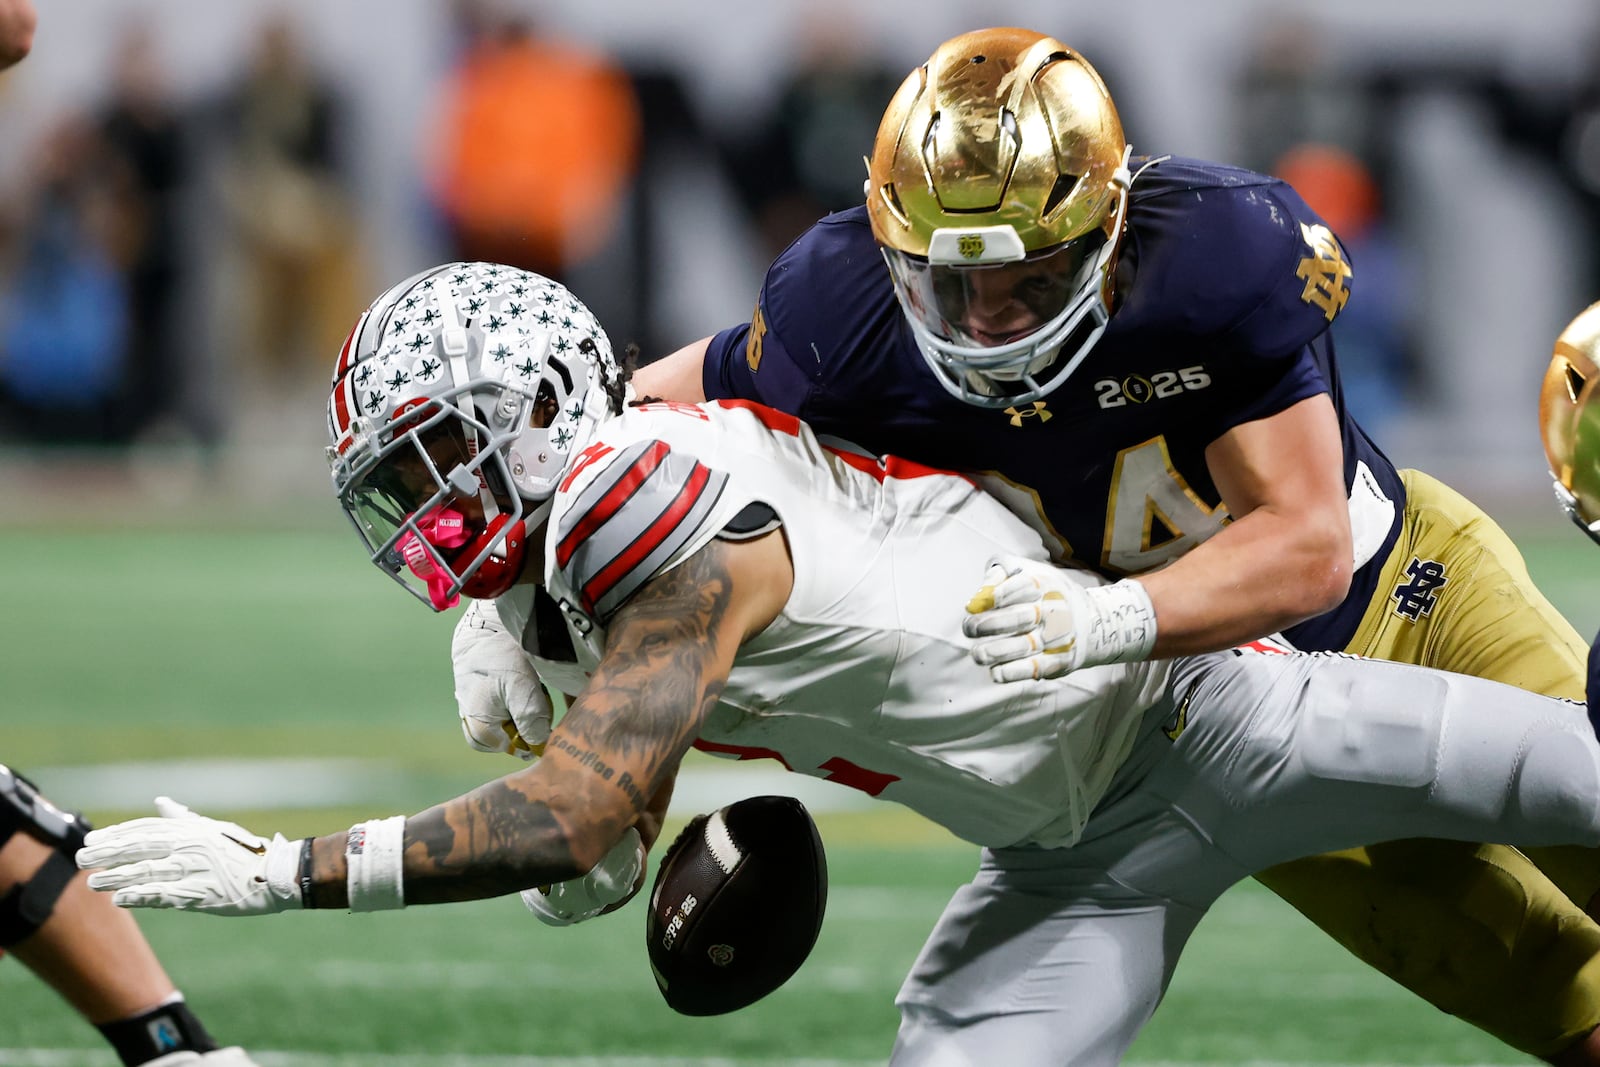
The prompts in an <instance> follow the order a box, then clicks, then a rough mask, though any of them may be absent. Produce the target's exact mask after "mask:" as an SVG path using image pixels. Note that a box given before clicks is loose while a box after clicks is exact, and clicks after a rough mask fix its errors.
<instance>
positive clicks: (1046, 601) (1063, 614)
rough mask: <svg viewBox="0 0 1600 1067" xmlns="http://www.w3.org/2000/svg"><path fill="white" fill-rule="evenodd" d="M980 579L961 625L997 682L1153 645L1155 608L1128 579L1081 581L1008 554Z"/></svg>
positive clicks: (1118, 659)
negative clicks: (974, 640) (1097, 582)
mask: <svg viewBox="0 0 1600 1067" xmlns="http://www.w3.org/2000/svg"><path fill="white" fill-rule="evenodd" d="M983 582H984V584H983V585H982V586H981V587H980V588H979V590H978V592H977V593H976V594H975V595H974V596H973V598H972V599H971V600H970V601H969V602H968V603H967V613H968V614H967V618H966V619H964V620H963V621H962V631H963V632H964V633H965V634H966V635H967V636H968V637H972V638H977V639H978V640H977V643H976V644H974V645H973V647H972V658H973V659H975V660H976V661H977V662H978V663H980V664H982V665H983V666H985V667H988V668H989V676H990V677H991V678H992V679H993V680H994V681H996V682H1021V681H1031V680H1033V679H1036V678H1059V677H1061V676H1062V675H1063V674H1067V673H1069V672H1071V671H1075V670H1078V669H1080V668H1082V667H1092V666H1096V665H1098V664H1102V663H1127V662H1132V661H1134V660H1141V659H1144V658H1146V657H1147V656H1149V654H1150V650H1151V648H1152V647H1153V646H1154V645H1155V639H1156V626H1155V610H1154V609H1153V608H1152V607H1151V605H1150V597H1149V596H1148V595H1147V594H1146V593H1145V591H1144V587H1143V586H1141V585H1140V584H1139V583H1138V582H1136V581H1133V580H1131V579H1124V580H1123V581H1120V582H1117V583H1115V584H1114V585H1084V584H1082V582H1081V581H1075V580H1074V579H1073V576H1072V575H1071V574H1070V573H1069V572H1066V571H1063V570H1062V569H1061V568H1059V567H1055V566H1052V565H1051V564H1049V563H1045V562H1042V561H1040V560H1032V559H1026V558H1023V557H1014V558H1006V559H997V560H991V561H990V563H989V569H988V572H987V573H986V574H985V575H984V578H983Z"/></svg>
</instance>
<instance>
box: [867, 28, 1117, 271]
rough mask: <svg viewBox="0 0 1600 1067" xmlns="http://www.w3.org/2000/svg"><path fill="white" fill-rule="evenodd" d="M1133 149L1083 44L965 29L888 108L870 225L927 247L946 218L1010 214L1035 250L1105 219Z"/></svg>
mask: <svg viewBox="0 0 1600 1067" xmlns="http://www.w3.org/2000/svg"><path fill="white" fill-rule="evenodd" d="M1126 149H1127V143H1126V140H1125V139H1124V137H1123V133H1122V122H1121V120H1120V119H1119V118H1118V117H1117V109H1116V106H1115V105H1114V104H1113V103H1112V101H1111V94H1110V93H1109V92H1107V90H1106V86H1105V83H1104V82H1103V81H1101V80H1100V75H1099V74H1098V73H1096V72H1095V69H1094V68H1093V67H1091V66H1090V65H1089V64H1088V62H1086V61H1085V60H1084V59H1083V57H1081V56H1080V55H1078V53H1077V52H1075V51H1073V50H1072V49H1071V48H1068V47H1067V46H1066V45H1064V44H1062V43H1061V42H1060V41H1058V40H1056V39H1055V38H1053V37H1046V36H1044V35H1043V34H1039V33H1035V32H1033V31H1031V30H1024V29H1014V28H999V29H986V30H976V31H973V32H971V33H965V34H962V35H961V36H959V37H954V38H952V39H951V40H949V41H946V42H945V43H944V44H942V45H940V46H939V49H938V50H937V51H935V52H934V53H933V55H932V56H931V57H930V58H929V59H928V61H927V63H925V64H924V65H923V66H921V67H919V68H917V69H916V70H914V71H912V72H911V74H910V76H908V77H907V78H906V80H905V81H904V82H903V83H902V84H901V86H900V89H899V91H898V92H896V94H895V96H894V99H893V100H892V101H891V102H890V104H889V108H888V110H887V111H886V112H885V113H884V116H883V121H882V123H881V124H880V125H879V127H878V136H877V139H876V141H875V142H874V144H873V152H872V158H871V160H870V161H869V163H868V174H869V179H868V187H867V194H868V196H867V209H868V213H869V215H870V217H871V220H872V232H873V235H874V236H875V237H876V238H877V239H878V242H879V243H880V244H883V245H885V246H886V247H888V248H893V249H896V250H898V251H901V252H905V253H908V254H910V255H914V256H926V255H927V254H928V243H929V239H930V238H931V236H932V234H933V232H934V230H936V229H939V228H941V227H951V226H960V227H980V226H994V225H1009V226H1011V227H1012V228H1013V229H1015V231H1016V233H1017V235H1018V236H1019V237H1020V238H1021V239H1022V243H1023V245H1024V247H1025V248H1026V249H1027V250H1028V251H1030V252H1031V251H1036V250H1038V249H1042V248H1047V247H1049V246H1051V245H1055V244H1060V243H1061V242H1063V241H1068V240H1071V239H1073V238H1075V237H1079V236H1082V235H1083V234H1086V233H1088V232H1089V231H1091V230H1093V229H1095V228H1097V227H1104V228H1109V227H1110V226H1111V225H1112V224H1113V220H1114V218H1115V215H1116V212H1115V210H1114V208H1115V207H1116V198H1117V191H1116V189H1115V188H1114V186H1113V183H1112V177H1113V175H1114V174H1115V173H1116V171H1117V169H1118V168H1119V167H1120V166H1121V165H1122V163H1123V159H1124V155H1125V152H1126ZM1107 236H1108V237H1110V238H1112V239H1115V238H1116V236H1117V235H1116V234H1114V233H1110V232H1109V231H1108V233H1107Z"/></svg>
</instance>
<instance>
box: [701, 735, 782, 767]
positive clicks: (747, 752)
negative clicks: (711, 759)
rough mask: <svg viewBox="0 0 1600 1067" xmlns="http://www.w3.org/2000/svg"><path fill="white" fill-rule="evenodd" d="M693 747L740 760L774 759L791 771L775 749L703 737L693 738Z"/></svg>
mask: <svg viewBox="0 0 1600 1067" xmlns="http://www.w3.org/2000/svg"><path fill="white" fill-rule="evenodd" d="M694 747H695V748H697V749H699V750H700V751H701V752H719V753H721V754H722V755H724V756H738V757H739V759H741V760H747V759H775V760H777V761H778V762H779V763H781V764H783V768H784V770H788V771H792V770H794V768H793V767H791V766H789V761H788V760H786V759H784V758H783V754H782V753H781V752H778V751H777V750H776V749H771V748H754V747H751V746H750V745H724V744H722V743H721V742H718V741H707V740H705V739H704V738H699V737H697V738H695V740H694Z"/></svg>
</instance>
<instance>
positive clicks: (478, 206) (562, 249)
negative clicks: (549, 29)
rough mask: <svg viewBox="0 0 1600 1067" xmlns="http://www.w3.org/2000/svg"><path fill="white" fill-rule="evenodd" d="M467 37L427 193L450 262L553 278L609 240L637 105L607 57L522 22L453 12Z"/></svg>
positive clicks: (629, 172)
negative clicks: (451, 254) (449, 245)
mask: <svg viewBox="0 0 1600 1067" xmlns="http://www.w3.org/2000/svg"><path fill="white" fill-rule="evenodd" d="M457 16H458V18H460V19H466V20H471V21H470V23H469V24H468V25H466V26H464V29H465V32H466V33H467V35H468V39H467V41H466V42H465V45H464V48H463V50H462V54H461V56H460V58H459V59H458V61H457V64H456V67H455V69H454V70H453V71H452V73H451V74H450V76H449V79H448V82H447V83H446V85H445V86H444V88H443V92H442V99H443V101H444V102H443V108H442V114H441V121H440V124H439V127H438V130H437V133H436V135H435V137H434V139H433V147H434V152H433V154H432V160H431V162H432V165H433V168H434V169H433V173H432V175H431V179H432V186H433V191H434V195H435V196H436V198H437V201H438V204H439V207H440V209H441V211H442V213H443V215H444V218H445V220H446V223H447V225H448V226H449V228H450V232H451V235H452V238H453V242H454V245H455V249H454V251H455V254H456V255H457V256H458V257H459V258H461V259H469V260H470V259H482V260H494V261H497V262H501V263H510V264H512V265H514V266H519V267H524V268H527V269H529V270H534V271H538V272H539V273H541V274H544V275H547V276H548V277H551V278H555V279H558V280H559V279H561V278H563V277H564V276H566V274H567V272H568V270H569V268H570V267H571V266H572V265H573V264H575V263H578V262H581V261H583V260H585V259H587V258H589V257H591V256H593V255H594V254H596V253H597V252H598V251H599V250H600V249H601V248H602V247H603V246H604V245H605V244H606V242H607V241H608V240H609V239H610V237H611V236H612V233H613V231H614V229H615V227H616V224H617V221H618V216H619V214H620V213H621V211H622V209H623V206H624V202H625V197H626V194H627V193H628V190H629V187H630V185H631V183H632V181H633V179H634V176H635V172H636V168H637V162H638V155H639V139H640V122H639V104H638V101H637V99H636V98H635V96H634V92H633V87H632V84H631V82H630V81H629V79H628V76H627V74H626V73H625V72H624V71H623V70H622V69H621V67H620V66H618V65H617V64H616V63H615V62H614V61H613V60H612V59H611V58H610V57H608V56H605V55H603V54H600V53H598V52H594V51H590V50H588V49H585V48H582V47H580V46H578V45H575V44H572V43H569V42H566V41H560V40H556V39H554V38H552V37H548V36H545V35H544V34H542V33H540V32H538V31H536V29H535V27H534V26H533V25H532V24H531V23H529V22H528V21H526V20H525V19H523V18H520V17H518V16H513V15H505V16H500V17H495V16H494V15H493V14H492V13H491V12H487V11H486V10H485V9H484V8H483V7H481V6H479V5H462V6H460V7H458V8H457Z"/></svg>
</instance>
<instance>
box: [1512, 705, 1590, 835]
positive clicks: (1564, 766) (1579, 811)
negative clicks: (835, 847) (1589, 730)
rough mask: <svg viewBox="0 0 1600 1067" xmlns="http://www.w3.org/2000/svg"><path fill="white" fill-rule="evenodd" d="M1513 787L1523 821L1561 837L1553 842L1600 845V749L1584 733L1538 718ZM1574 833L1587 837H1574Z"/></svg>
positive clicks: (1530, 730)
mask: <svg viewBox="0 0 1600 1067" xmlns="http://www.w3.org/2000/svg"><path fill="white" fill-rule="evenodd" d="M1512 789H1513V795H1512V803H1513V804H1514V806H1515V811H1516V813H1517V814H1518V815H1519V816H1520V817H1521V818H1522V819H1524V820H1525V821H1526V822H1527V823H1528V824H1529V825H1530V826H1533V827H1542V826H1549V827H1551V828H1552V830H1553V831H1555V832H1557V833H1558V834H1560V835H1561V836H1558V837H1553V838H1551V839H1550V841H1549V842H1548V843H1551V844H1587V845H1594V844H1600V746H1597V745H1596V742H1595V739H1594V738H1593V737H1591V736H1589V735H1587V734H1586V733H1584V732H1583V731H1582V730H1581V729H1579V728H1575V727H1574V726H1572V725H1570V724H1568V723H1564V722H1561V721H1557V720H1551V719H1544V718H1541V719H1538V720H1536V721H1535V722H1534V724H1533V725H1532V726H1531V727H1530V728H1529V731H1528V736H1527V738H1526V739H1525V745H1524V750H1523V756H1522V760H1521V762H1520V763H1519V765H1518V767H1517V776H1516V781H1515V782H1514V783H1513V785H1512ZM1574 831H1576V832H1579V833H1581V834H1583V836H1581V837H1579V838H1577V839H1573V838H1572V836H1571V835H1572V833H1573V832H1574ZM1528 843H1530V844H1534V843H1542V842H1532V841H1530V842H1528Z"/></svg>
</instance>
